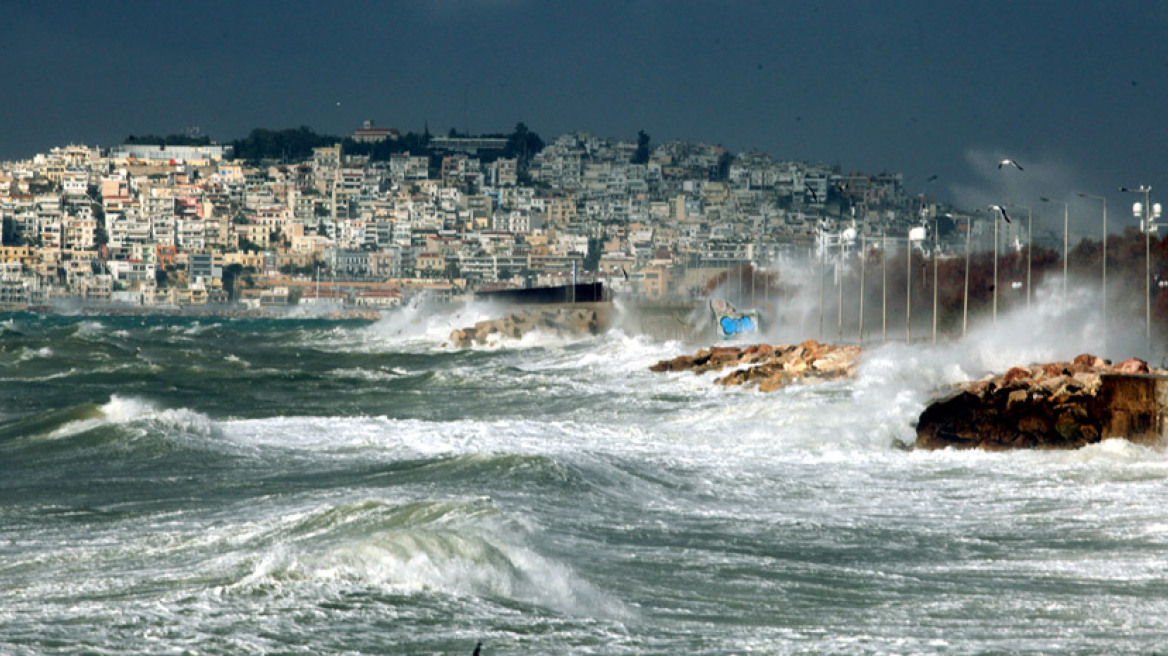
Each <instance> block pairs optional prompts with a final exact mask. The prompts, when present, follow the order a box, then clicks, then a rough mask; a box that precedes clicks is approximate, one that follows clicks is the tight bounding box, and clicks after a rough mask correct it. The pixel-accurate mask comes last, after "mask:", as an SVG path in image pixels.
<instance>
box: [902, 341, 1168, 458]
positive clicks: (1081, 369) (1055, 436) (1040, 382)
mask: <svg viewBox="0 0 1168 656" xmlns="http://www.w3.org/2000/svg"><path fill="white" fill-rule="evenodd" d="M1165 374H1168V371H1165V370H1163V369H1153V368H1151V367H1149V366H1148V364H1147V363H1146V362H1144V361H1143V360H1139V359H1135V358H1133V359H1130V360H1125V361H1123V362H1121V363H1119V364H1117V365H1114V364H1111V363H1110V362H1108V361H1106V360H1104V359H1103V358H1099V357H1097V356H1094V355H1090V354H1083V355H1080V356H1078V357H1076V358H1075V359H1074V360H1073V361H1070V362H1050V363H1043V364H1033V365H1030V366H1028V367H1012V368H1011V369H1009V370H1008V371H1006V372H1005V373H1002V374H999V375H990V376H987V377H985V378H982V379H981V380H976V381H971V382H968V383H961V384H959V385H957V386H955V388H954V389H953V390H951V392H950V393H949V394H948V395H947V396H945V397H943V398H940V399H938V400H936V401H934V402H933V403H932V404H930V405H929V406H928V407H927V408H925V410H924V412H922V413H921V416H920V418H919V420H918V421H917V431H916V432H917V440H916V447H917V448H923V449H943V448H949V447H953V448H959V449H983V450H989V451H1000V450H1006V449H1077V448H1080V447H1083V446H1086V445H1088V444H1093V443H1096V442H1099V441H1101V440H1103V439H1106V438H1108V437H1126V438H1128V439H1133V440H1135V441H1148V439H1147V438H1148V437H1149V436H1153V437H1155V436H1157V435H1158V429H1159V427H1158V425H1156V424H1157V423H1158V420H1157V417H1158V414H1159V413H1158V412H1157V410H1156V400H1155V399H1154V398H1150V397H1149V394H1151V395H1152V396H1154V395H1155V390H1156V381H1155V376H1157V375H1165Z"/></svg>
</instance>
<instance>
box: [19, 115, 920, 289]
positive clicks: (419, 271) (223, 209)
mask: <svg viewBox="0 0 1168 656" xmlns="http://www.w3.org/2000/svg"><path fill="white" fill-rule="evenodd" d="M521 127H522V124H521ZM400 138H401V135H400V134H399V133H398V131H397V130H394V129H389V128H380V127H377V126H375V125H374V124H373V123H372V122H371V121H367V122H366V123H365V124H364V125H363V126H362V127H361V128H358V129H357V130H355V132H354V133H353V134H352V135H351V136H350V137H349V138H348V139H346V140H345V142H346V143H348V144H364V145H366V146H368V145H369V144H374V145H376V144H378V143H382V142H392V141H393V140H397V139H400ZM506 145H507V139H505V138H499V137H474V136H469V135H462V136H459V135H457V133H454V132H453V131H452V132H451V136H446V137H429V135H428V134H427V138H426V148H427V152H420V153H410V152H395V153H393V154H392V155H390V156H389V157H388V158H387V159H385V160H382V161H374V159H373V158H371V157H370V156H369V155H368V154H360V153H353V152H347V151H346V148H345V146H344V145H343V144H341V143H339V142H338V143H336V144H334V145H326V146H322V147H317V148H314V149H312V150H311V157H310V158H307V159H303V160H302V161H288V160H287V158H279V159H271V160H255V159H244V158H239V157H236V156H235V153H233V152H232V147H231V146H226V145H216V144H214V143H208V144H206V145H172V144H162V143H141V142H140V141H133V142H129V141H128V142H127V143H124V144H122V145H118V146H114V147H111V148H108V149H102V148H97V147H87V146H80V145H69V146H62V147H57V148H53V149H52V150H51V151H50V152H48V153H46V154H40V155H37V156H35V157H34V158H33V159H31V160H28V161H21V162H10V163H5V164H2V165H0V218H2V219H3V234H2V240H3V241H2V246H0V304H3V305H7V306H13V305H18V306H19V305H27V306H44V305H52V304H54V303H66V302H76V303H82V304H87V305H96V306H101V305H123V306H126V305H128V306H151V307H174V308H182V307H197V306H238V307H256V308H262V307H284V306H291V305H312V304H319V303H329V304H331V305H337V304H340V305H343V306H346V307H355V308H374V309H375V308H384V307H390V306H394V305H398V304H401V303H402V302H403V301H408V300H409V299H410V298H411V297H413V296H415V295H417V294H419V293H423V292H425V293H428V294H430V295H432V296H434V297H436V298H440V299H453V298H458V297H461V296H463V295H465V294H468V293H471V292H474V291H477V290H487V289H499V288H508V287H532V286H544V285H560V284H565V283H567V282H569V281H571V280H573V279H574V277H575V279H580V278H581V277H587V278H588V279H590V280H600V281H604V282H606V283H607V284H608V286H609V287H610V288H612V289H614V290H617V291H618V292H619V293H622V294H628V295H630V296H635V297H640V298H648V299H673V298H687V297H692V296H693V295H694V294H696V293H697V292H698V291H699V290H700V288H701V286H702V285H703V284H705V282H706V281H707V280H709V279H710V278H711V276H713V275H716V274H717V273H718V272H720V271H726V270H732V269H735V268H739V267H743V266H746V265H753V266H758V265H765V264H766V263H769V262H773V261H775V259H776V258H778V257H779V256H780V255H781V254H783V253H806V252H809V251H810V250H811V249H812V248H814V244H815V241H816V236H817V234H822V233H830V232H832V231H835V230H842V229H843V228H844V227H846V226H853V227H857V228H858V229H859V230H861V231H862V232H864V233H865V234H873V235H875V234H883V233H896V234H904V233H906V232H907V231H908V230H910V229H911V228H912V227H913V226H915V225H917V224H919V223H920V217H921V215H922V212H923V211H934V212H935V211H936V208H932V207H929V206H928V205H927V201H926V199H924V198H923V197H914V196H910V195H908V194H906V192H905V190H904V188H903V184H902V178H901V177H900V176H899V175H893V174H877V175H870V174H864V173H845V172H842V171H841V170H840V169H839V168H838V167H836V166H829V165H824V164H812V163H807V162H800V161H781V160H778V159H776V158H774V157H771V156H770V155H767V154H764V153H760V152H746V153H738V154H735V153H731V152H729V151H728V150H727V149H725V148H723V147H721V146H716V145H708V144H700V143H698V144H694V143H684V142H672V143H664V144H660V145H656V146H653V147H650V146H649V143H648V136H647V135H645V134H644V133H641V135H639V137H638V140H637V141H636V142H632V141H614V140H610V139H605V138H600V137H597V136H593V135H590V134H582V133H575V134H566V135H563V136H560V137H558V138H556V139H555V140H554V141H552V142H550V143H548V144H546V145H542V143H541V144H540V145H541V146H542V148H540V149H539V150H538V152H524V153H522V154H520V155H518V156H515V157H506V156H504V154H505V151H506ZM350 149H352V148H350ZM366 152H368V150H367V149H366Z"/></svg>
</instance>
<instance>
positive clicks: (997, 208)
mask: <svg viewBox="0 0 1168 656" xmlns="http://www.w3.org/2000/svg"><path fill="white" fill-rule="evenodd" d="M990 209H991V210H993V211H994V314H993V321H994V323H997V322H998V217H1000V216H1005V215H1006V213H1005V212H1003V211H1002V206H1001V205H990Z"/></svg>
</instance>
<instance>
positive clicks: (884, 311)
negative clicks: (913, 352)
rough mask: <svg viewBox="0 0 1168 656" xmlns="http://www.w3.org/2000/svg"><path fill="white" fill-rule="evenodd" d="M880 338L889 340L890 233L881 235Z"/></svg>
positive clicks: (885, 340)
mask: <svg viewBox="0 0 1168 656" xmlns="http://www.w3.org/2000/svg"><path fill="white" fill-rule="evenodd" d="M880 242H881V243H880V277H881V283H880V323H881V326H880V340H881V341H882V342H885V343H887V342H888V233H887V232H885V233H883V234H881V235H880Z"/></svg>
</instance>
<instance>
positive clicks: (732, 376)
mask: <svg viewBox="0 0 1168 656" xmlns="http://www.w3.org/2000/svg"><path fill="white" fill-rule="evenodd" d="M859 355H860V347H858V346H834V345H832V344H820V343H819V342H817V341H815V340H813V339H812V340H807V341H806V342H803V343H802V344H799V345H797V346H790V345H779V344H776V345H770V344H755V345H752V346H744V347H737V346H712V347H710V348H704V349H701V350H700V351H698V352H697V353H696V354H694V355H682V356H679V357H676V358H673V359H672V360H662V361H661V362H658V363H657V364H655V365H653V366H652V367H649V369H650V370H651V371H658V372H661V371H692V372H694V373H697V374H702V373H706V372H709V371H721V370H723V369H727V368H729V369H733V371H730V372H729V373H727V374H726V375H725V376H721V377H719V378H716V379H714V382H715V383H718V384H719V385H756V386H758V388H759V389H760V390H761V391H763V392H770V391H773V390H777V389H779V388H782V387H785V386H787V385H789V384H791V383H794V382H808V381H824V380H834V379H837V378H845V377H851V376H854V375H855V374H856V364H857V360H858V359H859Z"/></svg>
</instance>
